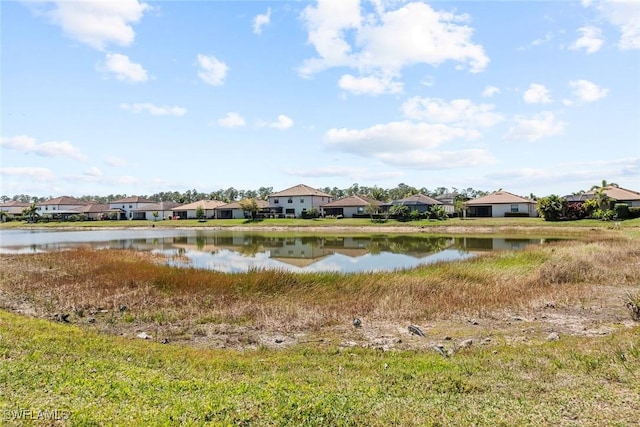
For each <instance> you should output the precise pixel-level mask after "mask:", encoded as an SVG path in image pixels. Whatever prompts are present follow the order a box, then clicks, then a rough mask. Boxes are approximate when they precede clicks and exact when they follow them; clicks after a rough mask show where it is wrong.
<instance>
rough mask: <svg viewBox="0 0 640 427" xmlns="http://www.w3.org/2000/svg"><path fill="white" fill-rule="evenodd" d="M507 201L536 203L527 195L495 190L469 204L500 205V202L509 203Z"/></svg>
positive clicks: (468, 203) (470, 201)
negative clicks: (526, 196) (522, 195)
mask: <svg viewBox="0 0 640 427" xmlns="http://www.w3.org/2000/svg"><path fill="white" fill-rule="evenodd" d="M507 203H534V204H535V203H536V202H534V201H533V200H531V199H527V198H525V197H520V196H516V195H515V194H512V193H509V192H508V191H502V190H499V191H494V192H493V193H491V194H488V195H486V196H483V197H478V198H477V199H473V200H469V201H468V202H467V205H499V204H507Z"/></svg>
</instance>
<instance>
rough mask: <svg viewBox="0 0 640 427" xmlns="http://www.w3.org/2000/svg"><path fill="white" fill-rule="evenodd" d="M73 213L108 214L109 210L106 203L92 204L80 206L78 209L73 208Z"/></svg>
mask: <svg viewBox="0 0 640 427" xmlns="http://www.w3.org/2000/svg"><path fill="white" fill-rule="evenodd" d="M74 211H78V212H82V213H100V212H109V211H111V208H109V205H108V204H106V203H93V204H89V205H85V206H81V207H79V208H75V209H74Z"/></svg>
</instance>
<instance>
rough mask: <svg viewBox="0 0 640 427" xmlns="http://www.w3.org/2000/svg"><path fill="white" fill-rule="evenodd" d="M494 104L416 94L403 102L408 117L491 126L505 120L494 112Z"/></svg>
mask: <svg viewBox="0 0 640 427" xmlns="http://www.w3.org/2000/svg"><path fill="white" fill-rule="evenodd" d="M493 109H494V105H492V104H480V105H475V104H474V103H473V102H472V101H471V100H469V99H454V100H452V101H451V102H446V101H444V100H442V99H439V98H421V97H419V96H415V97H413V98H409V99H408V100H407V101H405V102H404V104H402V110H403V113H404V115H405V116H406V117H408V118H410V119H414V120H423V121H427V122H431V123H450V124H458V125H462V126H479V127H490V126H494V125H496V124H497V123H500V122H501V121H503V120H504V117H503V116H502V115H501V114H498V113H494V112H493Z"/></svg>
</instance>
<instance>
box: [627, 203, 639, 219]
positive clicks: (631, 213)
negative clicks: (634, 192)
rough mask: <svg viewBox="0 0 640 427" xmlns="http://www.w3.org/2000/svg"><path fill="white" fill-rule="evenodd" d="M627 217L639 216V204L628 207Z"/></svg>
mask: <svg viewBox="0 0 640 427" xmlns="http://www.w3.org/2000/svg"><path fill="white" fill-rule="evenodd" d="M629 218H640V206H636V207H633V208H629Z"/></svg>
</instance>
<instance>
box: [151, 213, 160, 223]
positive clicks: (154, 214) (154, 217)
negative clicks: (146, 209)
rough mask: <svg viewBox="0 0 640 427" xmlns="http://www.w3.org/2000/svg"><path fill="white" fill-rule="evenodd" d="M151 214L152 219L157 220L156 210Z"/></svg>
mask: <svg viewBox="0 0 640 427" xmlns="http://www.w3.org/2000/svg"><path fill="white" fill-rule="evenodd" d="M151 215H153V220H154V221H157V220H158V215H159V214H158V211H153V213H152V214H151Z"/></svg>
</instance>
